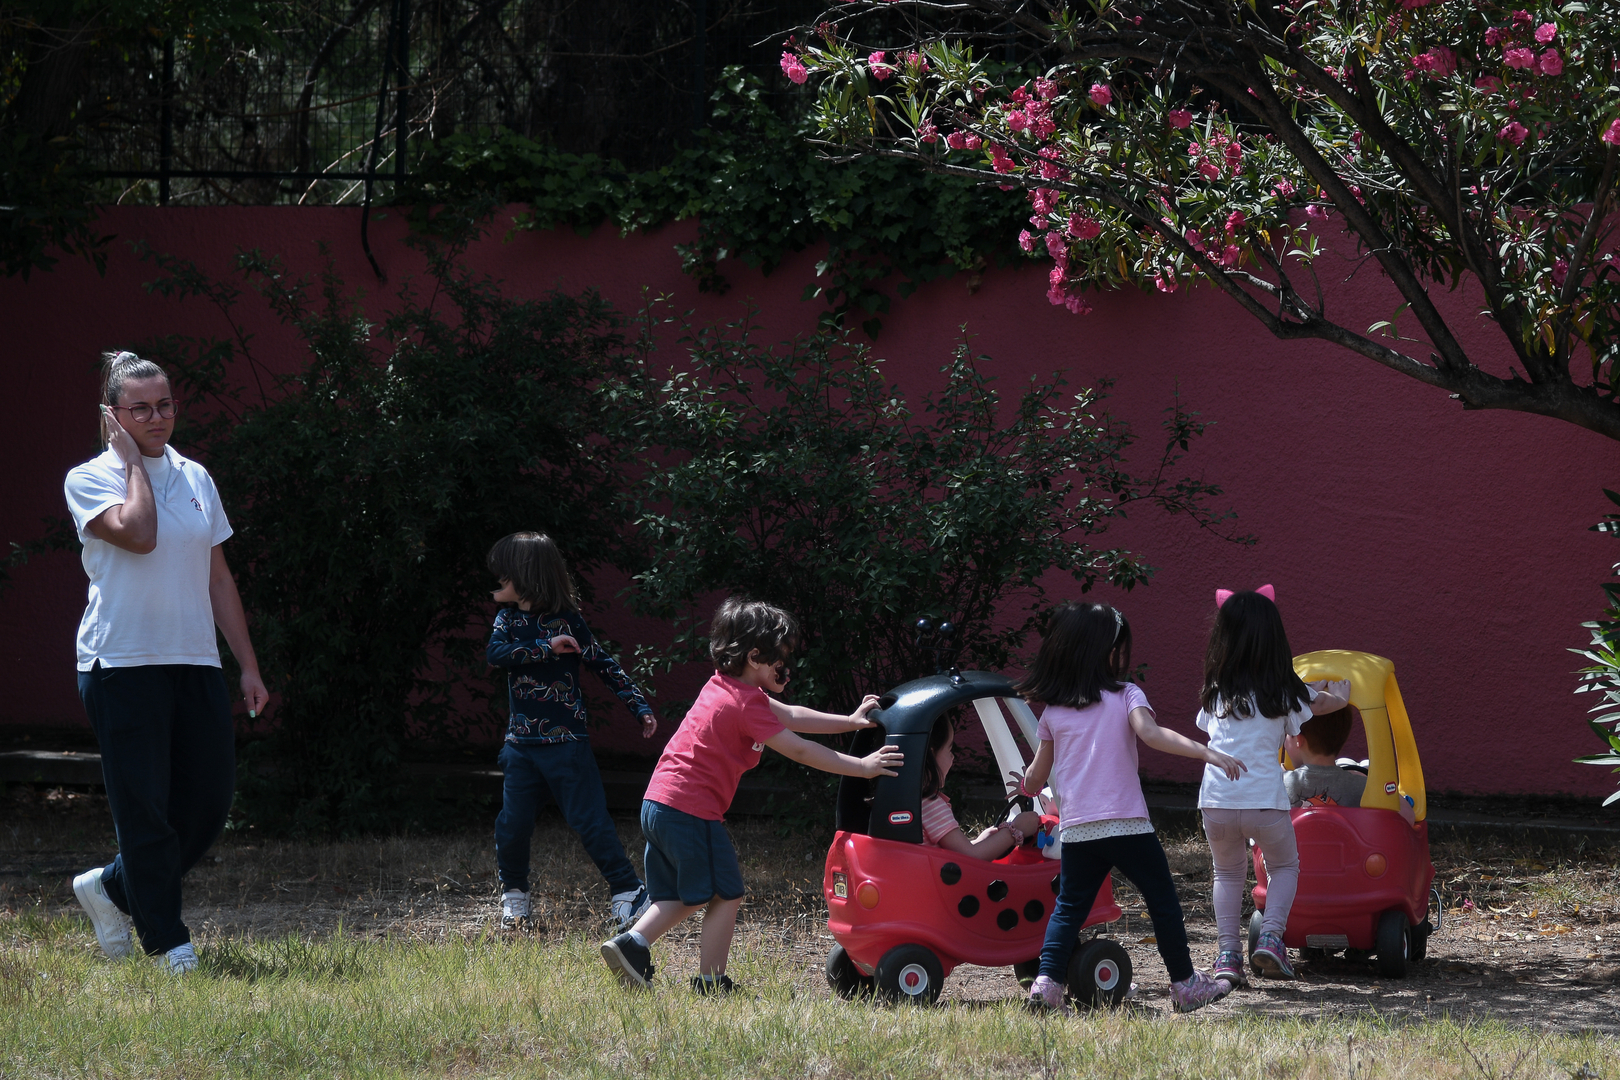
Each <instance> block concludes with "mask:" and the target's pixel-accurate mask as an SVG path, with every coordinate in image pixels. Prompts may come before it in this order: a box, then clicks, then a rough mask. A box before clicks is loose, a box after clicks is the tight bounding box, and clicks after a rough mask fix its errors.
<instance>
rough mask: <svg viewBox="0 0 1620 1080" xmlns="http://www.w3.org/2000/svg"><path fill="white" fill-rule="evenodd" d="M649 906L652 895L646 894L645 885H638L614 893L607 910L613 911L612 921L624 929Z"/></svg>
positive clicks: (633, 923)
mask: <svg viewBox="0 0 1620 1080" xmlns="http://www.w3.org/2000/svg"><path fill="white" fill-rule="evenodd" d="M651 906H652V897H651V896H648V895H647V886H645V885H639V886H637V887H636V888H634V889H632V890H630V891H629V892H622V893H614V894H613V900H612V906H611V907H610V908H609V910H611V911H612V912H613V921H614V922H616V923H618V924H619V929H620V930H621V931H624V930H628V929H630V928H631V927H632V926H634V925H636V920H637V919H639V918H641V917H642V916H643V915H645V914H646V913H647V909H648V908H649V907H651Z"/></svg>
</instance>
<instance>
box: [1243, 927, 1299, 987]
mask: <svg viewBox="0 0 1620 1080" xmlns="http://www.w3.org/2000/svg"><path fill="white" fill-rule="evenodd" d="M1249 963H1251V964H1253V965H1254V970H1255V973H1256V974H1258V975H1260V976H1261V977H1262V978H1267V979H1292V978H1294V965H1292V964H1290V963H1289V962H1288V947H1287V946H1286V945H1284V944H1283V940H1282V935H1281V934H1277V933H1266V934H1261V935H1260V940H1259V942H1257V943H1256V944H1255V947H1254V952H1253V953H1252V954H1251V955H1250V956H1249Z"/></svg>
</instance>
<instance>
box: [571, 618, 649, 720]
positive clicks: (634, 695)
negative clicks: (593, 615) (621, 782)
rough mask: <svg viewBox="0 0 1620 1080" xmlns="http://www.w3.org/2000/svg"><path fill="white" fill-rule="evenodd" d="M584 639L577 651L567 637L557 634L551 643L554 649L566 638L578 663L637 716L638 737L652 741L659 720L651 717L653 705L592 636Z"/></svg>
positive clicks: (586, 634) (573, 641)
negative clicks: (592, 672)
mask: <svg viewBox="0 0 1620 1080" xmlns="http://www.w3.org/2000/svg"><path fill="white" fill-rule="evenodd" d="M585 636H586V642H585V647H584V648H583V649H580V648H579V643H578V642H577V641H575V640H574V639H573V638H572V637H569V636H568V635H566V634H559V635H557V636H556V637H554V638H552V639H551V640H552V644H553V646H555V645H557V644H559V643H560V642H561V641H562V640H563V639H564V638H567V640H568V641H569V642H570V643H572V644H573V645H574V648H575V650H576V651H578V652H579V659H580V662H581V663H582V664H584V665H585V666H586V667H588V668H590V669H591V670H592V671H594V672H596V676H597V678H599V679H601V680H602V682H604V683H606V684H607V688H608V689H609V690H612V691H613V693H614V694H615V695H617V696H618V699H619V700H620V701H622V702H624V704H625V707H626V708H628V709H629V710H630V711H631V712H633V713H635V714H636V719H638V720H640V721H641V737H642V738H643V739H650V738H652V736H653V732H655V731H657V730H658V717H656V716H654V715H653V710H652V706H651V705H649V704H647V697H646V695H645V694H643V693H642V692H641V687H639V686H637V685H636V684H635V682H634V681H633V680H632V679H631V678H630V676H629V675H627V674H625V670H624V668H622V667H620V666H619V662H618V661H617V660H615V659H613V657H612V655H611V654H610V653H609V652H608V651H607V650H606V649H604V648H602V646H601V645H599V644H597V641H596V637H595V635H593V634H591V633H590V631H589V630H587V631H586V632H585Z"/></svg>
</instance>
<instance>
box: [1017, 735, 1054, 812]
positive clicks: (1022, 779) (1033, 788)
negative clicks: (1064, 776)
mask: <svg viewBox="0 0 1620 1080" xmlns="http://www.w3.org/2000/svg"><path fill="white" fill-rule="evenodd" d="M1055 749H1056V745H1055V744H1054V743H1053V742H1052V740H1051V739H1042V740H1041V745H1040V748H1039V749H1038V750H1036V751H1035V760H1034V761H1032V762H1030V763H1029V767H1028V768H1026V769H1025V770H1024V773H1023V775H1022V776H1020V775H1019V774H1018V773H1017V772H1009V773H1008V774H1007V776H1008V777H1010V779H1009V780H1008V781H1007V794H1009V795H1023V796H1026V797H1029V798H1033V797H1034V796H1036V795H1038V794H1040V791H1041V789H1042V788H1043V787H1045V786H1046V781H1047V780H1048V779H1050V777H1051V775H1052V755H1053V753H1054V751H1055Z"/></svg>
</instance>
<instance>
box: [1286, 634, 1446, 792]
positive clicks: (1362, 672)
mask: <svg viewBox="0 0 1620 1080" xmlns="http://www.w3.org/2000/svg"><path fill="white" fill-rule="evenodd" d="M1294 672H1295V674H1297V675H1298V676H1299V677H1300V678H1301V679H1303V680H1305V681H1306V682H1316V681H1318V680H1321V679H1326V680H1329V681H1336V680H1341V679H1349V680H1350V704H1352V705H1354V706H1355V707H1356V709H1357V710H1358V711H1359V712H1360V713H1361V725H1362V728H1363V730H1364V731H1365V732H1366V735H1367V790H1366V793H1365V794H1363V795H1362V797H1361V805H1362V806H1363V807H1378V808H1382V809H1386V810H1396V809H1398V808H1399V806H1400V800H1401V798H1402V797H1403V796H1405V797H1408V798H1410V799H1411V800H1412V810H1413V812H1414V814H1415V815H1416V820H1418V821H1422V820H1423V819H1424V818H1425V817H1426V816H1427V814H1428V801H1427V797H1426V793H1425V791H1424V787H1423V765H1422V763H1421V761H1419V759H1418V752H1417V742H1416V740H1415V739H1414V738H1413V736H1412V722H1411V720H1410V719H1409V718H1408V717H1407V715H1406V704H1405V702H1403V701H1402V700H1401V689H1400V686H1399V685H1398V684H1397V683H1396V681H1395V665H1394V664H1393V663H1391V662H1390V661H1389V660H1386V659H1385V658H1384V657H1382V656H1375V655H1374V654H1372V653H1366V652H1355V651H1352V650H1350V649H1322V650H1319V651H1317V652H1309V653H1304V654H1303V655H1300V656H1296V657H1294Z"/></svg>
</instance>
